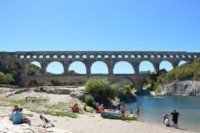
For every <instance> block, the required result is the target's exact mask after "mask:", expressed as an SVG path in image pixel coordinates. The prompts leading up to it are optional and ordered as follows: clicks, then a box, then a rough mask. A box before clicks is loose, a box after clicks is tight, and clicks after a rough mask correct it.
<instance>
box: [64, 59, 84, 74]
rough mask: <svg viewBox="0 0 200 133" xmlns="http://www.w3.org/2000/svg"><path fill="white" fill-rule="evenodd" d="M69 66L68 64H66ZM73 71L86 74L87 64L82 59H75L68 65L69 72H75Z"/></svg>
mask: <svg viewBox="0 0 200 133" xmlns="http://www.w3.org/2000/svg"><path fill="white" fill-rule="evenodd" d="M65 67H67V66H65ZM73 71H74V72H75V73H78V74H86V65H85V63H84V62H82V61H73V62H71V63H70V64H69V66H68V73H69V74H73Z"/></svg>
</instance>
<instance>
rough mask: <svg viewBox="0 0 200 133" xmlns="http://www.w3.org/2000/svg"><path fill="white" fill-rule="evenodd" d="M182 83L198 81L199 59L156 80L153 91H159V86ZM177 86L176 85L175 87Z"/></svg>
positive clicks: (199, 77) (199, 72) (199, 73)
mask: <svg viewBox="0 0 200 133" xmlns="http://www.w3.org/2000/svg"><path fill="white" fill-rule="evenodd" d="M184 81H197V82H198V81H200V59H197V60H194V61H192V62H189V63H187V64H184V65H182V66H180V67H176V68H174V69H173V70H172V71H170V72H168V73H165V74H163V75H161V76H159V77H158V78H157V81H156V84H155V91H160V90H159V89H160V86H164V85H167V84H171V83H177V84H178V83H180V82H184ZM176 86H177V85H176Z"/></svg>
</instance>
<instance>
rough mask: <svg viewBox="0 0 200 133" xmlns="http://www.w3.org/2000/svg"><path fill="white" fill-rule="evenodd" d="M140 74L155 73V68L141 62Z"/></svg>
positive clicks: (145, 62)
mask: <svg viewBox="0 0 200 133" xmlns="http://www.w3.org/2000/svg"><path fill="white" fill-rule="evenodd" d="M139 71H140V73H155V68H154V66H153V64H152V63H151V62H150V61H142V62H140V65H139Z"/></svg>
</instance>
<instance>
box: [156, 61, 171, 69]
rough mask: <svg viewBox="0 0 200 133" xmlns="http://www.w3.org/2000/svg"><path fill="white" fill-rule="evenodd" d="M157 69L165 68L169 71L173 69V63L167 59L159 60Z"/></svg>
mask: <svg viewBox="0 0 200 133" xmlns="http://www.w3.org/2000/svg"><path fill="white" fill-rule="evenodd" d="M159 69H166V70H167V71H171V70H172V69H173V65H172V63H171V62H169V61H161V62H160V65H159Z"/></svg>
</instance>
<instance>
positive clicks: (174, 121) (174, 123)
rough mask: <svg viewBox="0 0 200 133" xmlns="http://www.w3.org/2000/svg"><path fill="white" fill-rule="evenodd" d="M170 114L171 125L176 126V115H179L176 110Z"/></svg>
mask: <svg viewBox="0 0 200 133" xmlns="http://www.w3.org/2000/svg"><path fill="white" fill-rule="evenodd" d="M171 115H172V121H173V127H174V128H178V116H179V113H178V112H177V111H176V110H173V112H172V113H171Z"/></svg>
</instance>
